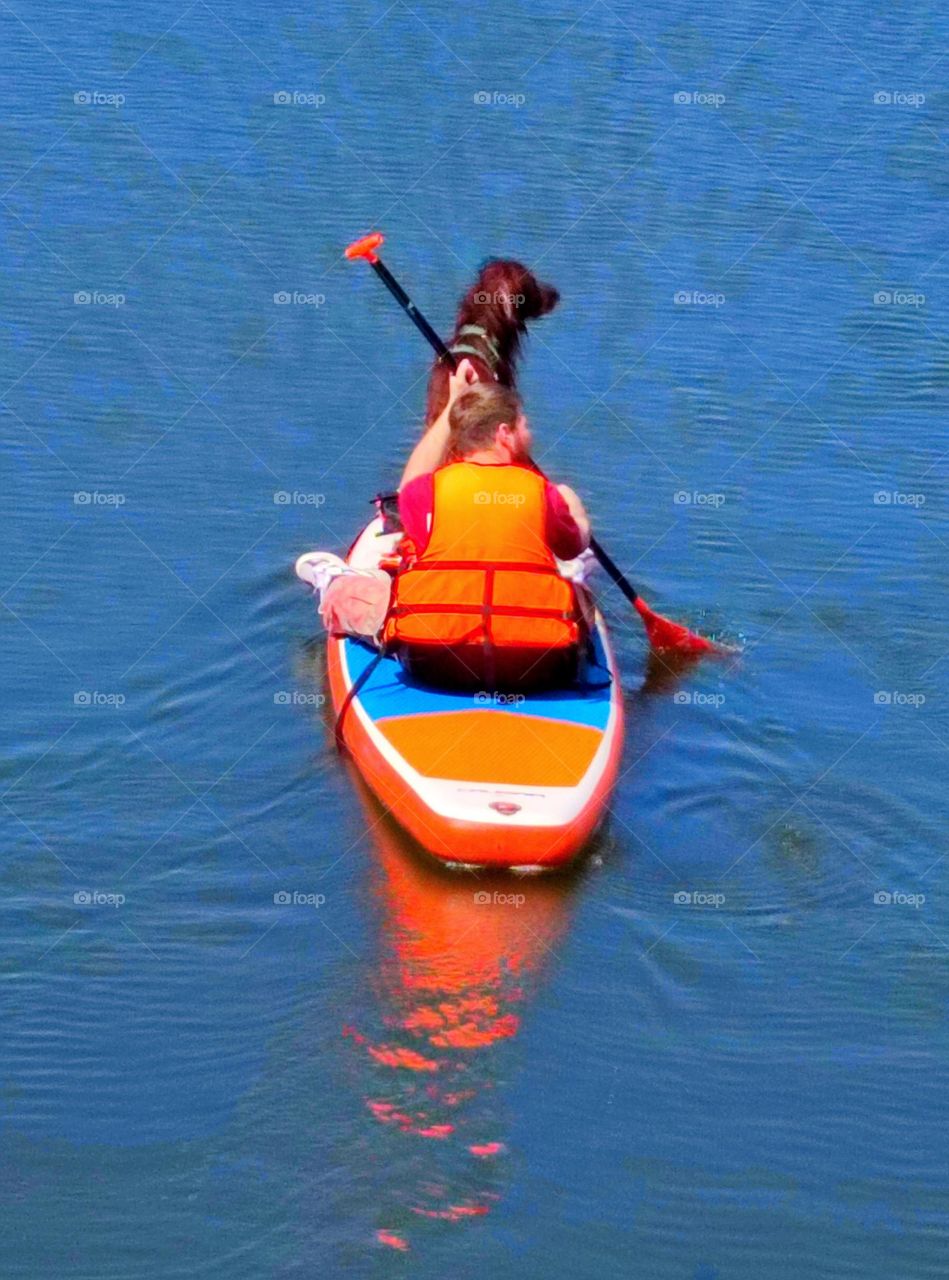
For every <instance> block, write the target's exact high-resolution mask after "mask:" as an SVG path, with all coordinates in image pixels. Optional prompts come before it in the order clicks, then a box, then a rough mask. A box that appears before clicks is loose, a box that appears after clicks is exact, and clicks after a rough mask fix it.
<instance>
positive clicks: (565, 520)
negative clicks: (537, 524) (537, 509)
mask: <svg viewBox="0 0 949 1280" xmlns="http://www.w3.org/2000/svg"><path fill="white" fill-rule="evenodd" d="M545 498H546V501H547V528H546V538H547V545H548V547H550V549H551V551H552V552H553V553H554V555H555V556H557V558H558V559H559V560H572V559H573V558H574V556H578V555H579V554H580V552H581V551H582V550H583V534H582V533H581V532H580V526H579V525H578V524H577V522H576V520H574V518H573V516H572V515H571V514H570V508H569V507H568V506H567V503H566V501H565V500H564V497H563V494H562V493H561V492H560V490H559V489H558V488H557V486H556V485H553V484H551V483H550V482H549V481H548V483H547V487H546V491H545Z"/></svg>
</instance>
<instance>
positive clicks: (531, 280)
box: [518, 267, 560, 321]
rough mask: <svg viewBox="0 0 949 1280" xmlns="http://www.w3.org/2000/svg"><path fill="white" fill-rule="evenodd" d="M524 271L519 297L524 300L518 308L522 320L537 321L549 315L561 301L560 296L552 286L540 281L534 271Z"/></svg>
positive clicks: (524, 269) (525, 269)
mask: <svg viewBox="0 0 949 1280" xmlns="http://www.w3.org/2000/svg"><path fill="white" fill-rule="evenodd" d="M522 270H523V272H524V275H523V277H522V280H521V287H520V290H519V295H518V296H519V298H522V299H523V301H522V302H521V303H520V305H519V307H518V314H519V318H520V320H521V321H527V320H536V319H538V318H539V317H540V316H546V315H548V314H549V313H550V312H551V311H553V309H554V307H555V306H556V305H557V303H558V302H559V301H560V294H559V293H558V292H557V290H556V289H555V288H554V286H553V285H552V284H545V283H544V281H543V280H538V279H537V277H536V276H535V275H534V273H533V271H529V270H528V269H527V268H526V267H524V268H522Z"/></svg>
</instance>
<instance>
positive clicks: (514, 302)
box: [459, 258, 560, 345]
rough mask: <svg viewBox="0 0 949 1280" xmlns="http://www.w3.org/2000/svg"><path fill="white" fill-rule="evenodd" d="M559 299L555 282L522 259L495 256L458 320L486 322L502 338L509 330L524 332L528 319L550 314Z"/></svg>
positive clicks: (469, 295) (469, 296)
mask: <svg viewBox="0 0 949 1280" xmlns="http://www.w3.org/2000/svg"><path fill="white" fill-rule="evenodd" d="M559 301H560V294H559V293H558V292H557V290H556V289H555V288H554V287H553V285H551V284H544V282H543V281H542V280H538V279H537V277H536V276H535V275H534V273H533V271H531V270H530V269H529V268H528V267H525V266H524V265H523V263H520V262H514V261H513V260H512V259H510V258H493V259H492V260H491V261H490V262H486V263H485V264H484V266H483V267H482V268H481V271H480V273H479V275H478V278H477V280H476V281H475V282H474V284H473V285H472V286H471V288H470V289H469V290H468V292H467V294H466V295H465V298H464V301H463V302H462V305H461V311H460V314H459V322H460V323H464V324H480V325H483V326H484V328H485V329H487V331H488V332H489V333H490V334H491V335H492V336H493V337H495V338H501V339H503V337H504V334H505V332H506V331H508V330H511V331H513V333H514V334H515V335H520V334H522V333H523V332H524V331H525V329H526V328H527V323H528V321H529V320H536V319H538V318H539V317H540V316H545V315H547V313H548V312H549V311H553V309H554V307H555V306H556V305H557V303H558V302H559ZM515 345H516V343H515Z"/></svg>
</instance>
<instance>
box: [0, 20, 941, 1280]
mask: <svg viewBox="0 0 949 1280" xmlns="http://www.w3.org/2000/svg"><path fill="white" fill-rule="evenodd" d="M0 31H2V35H3V42H4V43H3V48H4V65H5V70H6V74H5V75H4V77H3V78H2V81H0V107H2V110H0V130H2V139H3V146H2V148H0V193H2V199H0V288H2V291H3V305H2V310H0V318H2V329H0V332H2V343H0V405H2V408H0V432H2V435H0V440H2V465H3V476H4V481H5V491H6V495H7V500H6V508H5V512H4V519H3V534H4V542H3V546H4V579H5V584H4V587H3V590H2V592H0V597H2V601H3V606H4V607H3V609H2V610H0V617H2V619H3V622H4V632H3V634H4V637H5V644H4V650H3V665H4V675H5V677H6V679H5V682H4V689H5V692H4V718H3V720H4V733H3V742H4V748H5V750H4V763H3V779H2V781H3V789H2V800H3V804H2V807H0V815H2V816H0V822H2V824H3V828H2V829H3V835H4V856H3V866H2V873H0V874H2V890H3V896H2V901H3V905H4V929H3V944H2V955H0V979H2V984H0V991H2V1008H3V1036H2V1039H0V1101H2V1111H0V1141H2V1155H0V1170H2V1194H0V1254H2V1270H3V1274H4V1275H5V1276H10V1277H14V1278H16V1280H22V1278H25V1277H30V1278H31V1280H32V1278H34V1277H44V1278H45V1277H51V1278H52V1277H56V1278H57V1280H59V1278H61V1277H67V1276H68V1277H82V1278H89V1280H92V1278H93V1277H94V1278H95V1280H109V1278H116V1280H117V1278H118V1277H122V1278H123V1280H124V1278H126V1277H135V1278H136V1280H166V1278H170V1277H175V1276H221V1277H227V1280H235V1278H237V1277H244V1276H246V1277H253V1278H254V1280H256V1278H258V1277H261V1276H268V1277H269V1276H274V1277H281V1278H287V1277H296V1276H300V1277H303V1276H307V1277H309V1276H313V1275H328V1276H337V1275H352V1276H375V1275H389V1274H392V1273H394V1272H398V1273H399V1274H411V1275H413V1276H418V1277H442V1276H452V1277H475V1276H478V1277H480V1276H483V1275H494V1276H499V1277H515V1276H516V1277H522V1276H551V1277H554V1276H556V1277H561V1276H562V1277H572V1276H586V1275H598V1276H605V1277H610V1278H611V1280H612V1278H613V1277H616V1278H617V1280H619V1277H627V1276H632V1275H637V1276H643V1277H648V1280H784V1278H785V1277H787V1278H788V1280H790V1277H795V1280H796V1278H797V1277H800V1276H818V1275H819V1276H821V1277H824V1278H836V1277H851V1276H855V1275H859V1276H861V1277H870V1278H872V1280H892V1278H893V1277H897V1276H901V1277H902V1276H905V1277H913V1280H926V1278H928V1277H937V1276H943V1275H945V1270H946V1262H945V1259H946V1245H947V1235H949V1190H947V1178H946V1163H945V1136H944V1135H945V1126H946V1123H947V1120H949V1103H947V1083H949V1082H947V1067H946V1063H947V1048H949V1045H947V1034H946V1031H947V1023H946V1014H947V997H946V991H947V981H946V979H947V969H949V907H947V901H946V895H945V892H944V890H943V887H942V886H943V884H944V878H945V867H946V863H945V861H944V854H945V826H946V822H945V820H946V816H947V804H946V788H945V775H946V755H945V753H946V751H947V749H949V717H947V712H946V701H945V696H944V692H943V690H944V687H945V676H946V670H947V668H946V661H947V649H949V646H947V643H946V621H947V618H946V598H947V597H946V563H947V562H946V549H947V541H949V538H947V522H946V463H945V456H944V455H945V452H946V448H947V433H946V430H945V426H944V422H945V404H946V390H947V387H949V360H947V354H946V353H947V337H949V333H947V311H946V306H945V289H946V284H947V280H949V254H947V247H946V235H945V232H946V218H945V201H946V196H947V194H949V183H947V179H946V163H945V161H946V148H947V146H949V96H947V93H946V91H945V88H944V85H945V75H946V69H947V66H949V63H947V62H946V60H945V58H946V54H945V49H946V47H947V46H946V41H947V37H949V20H947V17H946V13H945V10H944V9H942V8H940V7H938V6H937V5H936V4H935V3H933V2H932V0H923V3H921V4H917V5H914V6H904V5H898V6H895V7H893V6H891V7H879V6H878V7H876V8H873V7H870V6H867V5H865V4H859V3H856V2H855V0H835V2H833V3H831V4H830V5H823V6H820V7H816V6H813V5H811V4H808V3H806V2H805V0H797V3H794V4H791V5H790V6H786V5H785V4H783V3H781V4H774V5H767V4H763V3H759V2H758V0H753V2H752V3H749V4H746V5H744V6H735V5H726V4H721V3H716V4H712V5H710V6H705V7H703V8H701V9H696V7H695V6H694V5H686V4H684V3H681V0H673V3H671V4H669V5H664V6H659V7H653V8H652V9H649V10H644V9H642V8H640V7H633V6H631V5H628V4H608V3H604V2H603V0H600V2H598V3H596V4H594V5H592V6H590V7H587V6H585V5H576V6H573V7H570V8H562V7H559V6H555V5H552V4H549V3H546V2H542V3H541V4H540V5H537V6H521V7H516V6H515V7H513V8H512V7H511V6H502V5H501V4H499V3H496V0H485V3H483V4H480V5H476V6H452V5H449V4H445V3H442V4H427V5H410V4H405V3H402V0H396V3H395V4H393V5H391V6H389V5H388V4H387V3H385V2H384V0H379V3H373V4H369V5H355V6H354V5H343V4H340V3H339V2H338V0H329V2H328V3H327V4H325V5H323V6H319V7H314V6H303V5H297V4H293V3H290V4H279V5H272V6H265V5H262V4H261V5H252V4H249V3H246V0H245V2H234V3H222V2H220V0H212V3H210V4H209V3H205V2H204V0H197V3H195V4H191V5H186V4H184V3H183V4H182V5H180V6H179V5H178V4H168V3H162V2H161V0H158V2H155V3H151V4H148V5H146V4H144V3H141V2H140V0H117V3H114V4H111V5H100V6H90V5H87V4H78V3H76V2H75V0H65V3H61V4H58V5H55V6H54V5H52V4H49V3H48V2H43V3H27V2H26V0H11V3H10V4H6V3H4V4H3V5H0ZM76 95H79V98H78V100H77V98H76ZM275 95H283V97H284V99H286V98H289V101H285V100H284V101H275ZM476 95H481V98H480V100H479V99H478V98H477V97H476ZM676 95H680V99H679V100H678V101H677V99H676ZM681 95H685V100H682V98H681ZM697 95H698V97H697ZM879 95H882V96H883V98H884V99H885V98H886V95H889V100H883V101H875V97H877V96H879ZM485 96H486V97H487V101H485V100H484V98H485ZM374 227H380V228H382V229H383V230H384V231H385V232H386V234H387V236H388V242H387V261H388V262H389V265H390V266H391V267H392V269H393V270H394V271H395V272H396V274H397V275H398V276H399V277H400V278H401V279H403V280H404V282H405V283H406V284H407V285H408V286H409V287H410V288H411V291H412V293H413V295H414V296H415V297H416V299H417V300H418V302H419V303H420V305H422V306H423V309H424V310H425V311H426V312H427V313H428V314H429V316H430V318H431V319H432V321H433V323H434V324H435V325H436V327H438V328H440V329H442V330H445V329H447V327H448V325H449V324H450V321H451V318H452V315H453V310H454V306H455V303H456V300H457V297H458V296H459V294H460V293H461V291H462V290H463V289H464V288H465V287H467V285H468V284H469V283H470V282H471V280H472V278H473V276H474V273H475V271H476V268H477V266H478V264H479V263H480V261H481V260H482V259H484V258H485V257H488V256H491V255H497V254H510V255H515V256H517V257H519V258H521V259H523V260H524V261H525V262H527V263H530V264H532V265H534V267H535V269H536V270H537V272H538V273H539V274H540V275H542V276H544V277H545V278H547V279H549V280H551V281H553V282H554V283H555V284H556V285H557V287H558V288H559V289H560V290H561V292H562V295H563V303H562V306H561V307H560V309H559V310H558V311H556V312H555V313H554V314H553V315H552V316H550V317H549V318H547V319H546V320H544V321H543V322H542V323H540V324H539V325H538V326H536V328H535V330H534V333H533V336H532V338H531V341H530V346H529V352H528V355H527V358H526V361H525V364H524V373H523V379H522V390H523V391H524V394H525V397H526V400H527V404H528V408H529V411H530V414H531V417H532V422H533V426H534V430H535V434H536V436H537V439H538V442H539V448H538V454H539V456H540V457H541V459H542V460H543V463H544V466H545V468H546V469H548V470H549V471H550V472H551V473H552V474H553V475H554V476H555V477H556V478H560V479H564V480H567V481H570V482H572V483H574V484H575V485H576V486H577V487H578V488H579V489H580V490H581V491H582V493H583V495H584V497H585V498H586V499H587V501H588V504H589V507H590V509H591V511H592V513H593V516H594V519H595V522H596V525H597V529H598V532H599V534H600V537H601V540H602V541H603V542H604V544H605V545H606V546H607V547H608V548H609V549H610V550H611V552H612V554H613V555H614V556H615V558H616V559H617V560H619V561H620V562H621V563H622V564H623V566H624V567H625V568H626V569H627V570H628V571H629V573H630V574H631V576H632V577H633V578H634V580H635V581H636V582H637V584H638V585H640V586H641V588H642V590H643V592H644V594H645V595H646V597H647V599H649V600H650V601H651V602H652V603H653V604H655V605H656V607H658V608H660V609H662V610H663V611H664V612H667V613H670V614H672V615H674V616H676V617H678V618H681V619H684V620H686V621H689V622H691V623H692V624H693V625H697V626H700V627H702V628H704V629H705V630H708V631H713V632H715V633H717V634H720V635H723V636H726V637H729V638H731V639H732V640H739V641H741V642H742V644H743V646H744V648H743V654H742V656H741V658H740V660H738V661H732V662H727V663H724V664H717V665H707V666H706V667H705V668H703V669H702V670H700V671H698V672H697V673H695V674H694V675H693V676H691V677H690V678H689V679H688V680H686V681H685V682H683V683H682V684H680V685H678V686H669V687H667V688H666V689H665V690H664V691H663V690H659V691H656V690H654V689H647V690H646V691H643V690H642V686H643V682H644V676H645V649H644V644H643V639H642V635H641V631H640V629H639V626H638V623H637V621H636V619H635V618H634V617H633V616H632V615H631V614H630V613H629V612H628V611H627V610H626V608H625V606H624V605H623V603H622V601H621V600H620V599H619V598H618V597H616V596H615V595H613V594H611V593H610V592H609V589H608V588H607V587H604V589H603V592H604V593H603V596H602V601H603V605H604V607H605V608H606V610H607V613H608V616H609V618H610V621H611V623H612V627H613V634H614V639H615V642H616V645H617V649H618V653H619V657H620V661H621V664H622V668H623V672H624V676H625V679H626V683H627V687H628V711H629V731H628V737H627V745H626V756H625V759H624V765H623V769H624V772H623V776H622V779H621V782H620V785H619V787H618V790H617V793H616V797H615V802H614V804H613V807H612V812H611V815H610V817H609V821H608V823H607V825H606V827H605V829H604V831H603V833H602V835H601V837H600V839H599V840H598V842H597V844H596V845H595V847H594V849H593V850H592V854H591V857H590V859H589V861H588V863H587V865H586V867H585V869H584V870H583V871H582V873H581V874H580V875H578V876H577V877H574V878H573V879H571V880H567V881H566V882H560V881H558V882H552V881H551V882H546V883H545V882H540V881H528V882H516V883H515V884H514V885H513V886H512V885H511V884H510V883H508V882H506V881H501V882H494V881H489V880H487V879H481V880H472V879H460V880H459V879H450V878H446V877H445V876H444V875H443V874H441V873H438V872H435V871H433V870H432V869H430V868H429V867H427V866H426V865H425V864H424V863H423V862H421V861H420V859H419V858H418V856H417V854H416V853H415V852H414V851H413V850H412V849H410V848H407V847H405V844H404V841H402V840H401V839H400V837H399V835H398V833H397V832H396V831H394V830H393V829H392V828H391V827H390V825H389V823H388V822H387V820H386V819H385V817H384V815H382V814H380V813H379V811H378V810H377V809H375V808H374V807H373V805H372V802H371V801H370V800H369V799H368V798H367V797H366V796H364V795H363V794H362V793H361V792H360V791H359V790H358V788H357V786H356V783H355V780H354V779H353V778H351V777H350V776H349V774H348V773H347V772H346V770H345V768H344V766H343V765H342V764H341V763H340V761H339V760H338V758H337V756H336V754H335V752H334V748H333V744H332V739H331V734H330V733H329V731H328V728H327V725H326V723H325V717H324V712H323V709H322V708H321V707H320V705H319V700H320V698H321V696H322V694H323V689H324V685H323V672H322V665H321V661H322V660H321V645H320V643H319V639H318V636H317V628H316V623H315V619H314V615H313V611H312V606H311V605H310V603H309V602H308V600H307V599H306V598H305V595H304V593H303V592H302V590H301V589H300V586H299V584H298V583H297V582H296V581H295V579H294V578H293V576H292V571H291V565H292V561H293V559H294V558H295V556H296V555H297V554H298V553H299V552H301V551H303V550H305V549H308V548H310V547H313V546H321V545H322V546H328V547H333V548H336V549H342V548H343V547H344V546H345V545H346V544H347V543H348V542H349V540H350V538H351V537H352V535H353V534H354V532H355V531H356V529H357V528H358V526H359V525H360V523H361V522H362V521H363V520H364V518H365V517H366V515H367V513H368V511H369V508H368V506H367V500H368V498H369V497H370V496H371V495H372V494H373V493H374V492H376V490H377V489H378V488H379V487H380V486H386V485H389V484H391V483H392V481H393V480H394V479H395V478H396V476H397V474H398V471H399V468H400V465H401V462H402V460H403V459H404V457H405V455H406V452H407V450H408V448H409V447H410V444H411V442H412V441H413V440H414V439H415V438H416V434H417V430H418V424H419V420H420V413H421V405H422V398H423V390H424V379H425V374H426V368H427V352H426V351H425V349H424V347H423V346H422V345H421V341H420V339H419V338H418V336H417V335H416V334H415V332H414V330H413V329H412V328H411V326H410V325H409V324H408V322H407V321H406V320H405V319H404V317H403V316H401V314H400V313H399V312H398V310H397V309H396V308H395V307H394V305H393V304H392V302H391V300H390V299H389V298H388V296H387V295H386V294H385V292H384V291H383V290H382V288H381V286H379V284H378V282H377V281H375V280H374V279H373V278H372V275H371V273H370V272H369V271H367V270H365V269H364V268H363V267H361V266H347V265H346V264H345V263H343V261H342V260H341V251H342V247H343V246H344V245H345V244H346V243H347V241H349V240H350V239H352V238H353V237H354V236H356V235H357V234H361V233H363V232H365V231H367V230H369V229H371V228H374ZM81 295H85V299H84V298H83V297H82V296H81ZM275 295H289V296H290V300H289V301H280V302H275V300H274V299H275ZM77 297H78V300H77ZM677 298H678V300H677ZM484 894H487V895H488V899H489V900H488V901H487V902H485V901H483V900H479V895H484ZM277 895H280V896H277ZM294 895H295V896H294ZM511 895H514V897H513V898H512V896H511ZM676 895H687V900H683V899H682V897H681V896H680V897H679V898H678V900H677V897H676ZM877 895H883V900H881V901H875V897H876V896H877ZM887 895H889V897H888V898H887ZM275 897H276V900H275ZM472 1147H474V1148H475V1149H476V1150H475V1151H472V1150H471V1148H472ZM380 1233H381V1234H380Z"/></svg>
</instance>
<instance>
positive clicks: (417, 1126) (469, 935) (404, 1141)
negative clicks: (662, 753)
mask: <svg viewBox="0 0 949 1280" xmlns="http://www.w3.org/2000/svg"><path fill="white" fill-rule="evenodd" d="M360 793H361V795H362V799H363V803H364V805H365V807H366V810H367V818H368V825H369V827H370V828H371V831H372V838H373V842H374V845H375V855H376V856H375V864H374V869H373V893H374V898H375V901H376V905H377V907H378V910H379V917H380V930H379V942H380V950H379V957H378V963H377V964H376V965H375V967H374V970H373V985H374V988H375V996H376V1008H375V1019H376V1025H375V1026H372V1027H366V1026H359V1027H357V1026H347V1027H346V1028H345V1034H346V1035H347V1036H348V1037H349V1039H350V1040H351V1042H352V1044H353V1047H354V1049H356V1050H357V1052H358V1061H359V1064H360V1065H359V1067H358V1072H359V1079H358V1081H357V1089H358V1091H359V1093H360V1094H361V1095H362V1096H363V1098H364V1100H365V1106H366V1112H367V1117H368V1121H369V1123H370V1124H371V1125H372V1126H374V1127H373V1133H372V1137H371V1138H370V1140H369V1150H370V1151H371V1158H372V1159H373V1161H374V1162H376V1164H377V1167H378V1169H379V1180H378V1182H379V1190H380V1193H381V1194H380V1199H379V1212H378V1227H377V1239H378V1240H379V1241H380V1243H382V1244H384V1245H388V1246H390V1247H392V1248H395V1249H401V1250H405V1249H408V1248H410V1247H411V1245H412V1243H413V1240H414V1239H415V1238H417V1236H418V1233H419V1230H420V1229H423V1228H422V1224H423V1223H427V1224H429V1225H431V1224H433V1223H436V1222H437V1223H441V1224H447V1223H459V1222H463V1221H466V1220H468V1219H471V1218H477V1217H481V1216H483V1215H485V1214H488V1213H490V1212H491V1210H492V1208H493V1207H494V1206H495V1205H496V1204H497V1203H498V1201H499V1200H500V1199H501V1198H502V1197H503V1196H504V1194H505V1185H506V1175H505V1157H506V1155H507V1153H508V1133H509V1131H510V1129H511V1124H512V1119H511V1116H510V1115H509V1113H508V1112H507V1110H506V1101H505V1097H504V1089H503V1087H501V1082H502V1081H503V1080H504V1079H506V1078H508V1077H509V1076H510V1074H511V1070H512V1061H511V1054H512V1052H514V1047H513V1044H514V1041H515V1040H516V1038H517V1035H518V1032H519V1030H520V1027H521V1020H522V1017H523V1015H524V1013H525V1010H526V1008H527V1006H528V1003H529V1000H530V996H531V992H532V991H533V990H535V989H536V986H537V983H538V981H539V980H540V978H541V975H542V972H543V970H544V967H545V965H546V964H547V963H548V962H549V961H550V960H552V959H554V958H555V957H554V951H555V948H556V945H557V942H558V940H559V939H560V937H561V935H562V933H563V931H564V929H565V927H566V924H567V919H568V913H569V904H570V900H571V896H570V884H571V880H570V878H566V877H546V878H520V879H518V878H515V877H512V876H499V875H491V876H489V875H487V874H485V875H480V874H479V875H478V876H474V875H471V874H463V873H450V872H447V871H445V870H443V869H442V868H440V867H439V866H437V865H435V864H433V863H432V862H431V860H430V859H428V858H426V856H425V855H424V854H423V853H422V852H421V851H420V850H418V849H417V847H415V846H414V844H413V842H412V841H411V840H410V838H409V837H408V836H406V835H405V834H404V833H403V832H402V831H401V830H400V829H399V828H397V827H396V826H395V824H394V823H393V822H392V821H391V820H390V819H388V818H387V817H386V816H384V815H383V812H382V810H381V808H380V806H379V805H378V803H377V802H376V801H375V799H374V798H373V797H372V796H371V795H370V794H369V793H368V792H367V791H366V790H365V788H364V787H363V786H362V785H361V784H360Z"/></svg>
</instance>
